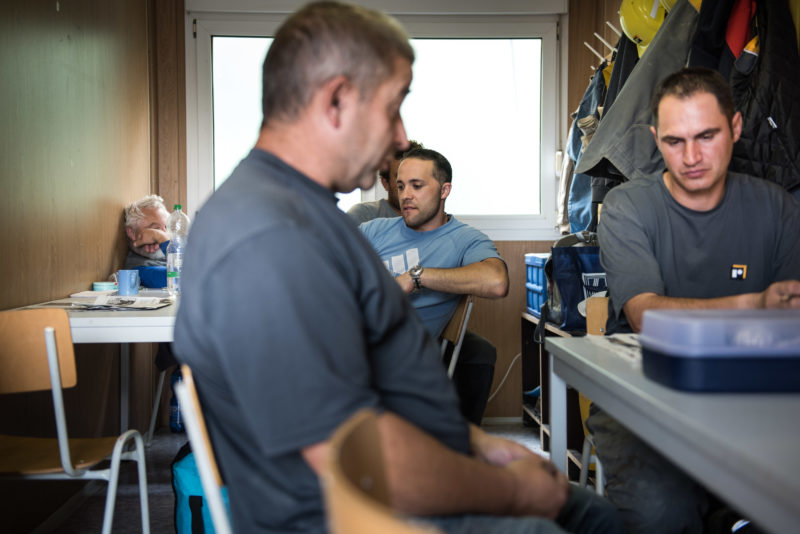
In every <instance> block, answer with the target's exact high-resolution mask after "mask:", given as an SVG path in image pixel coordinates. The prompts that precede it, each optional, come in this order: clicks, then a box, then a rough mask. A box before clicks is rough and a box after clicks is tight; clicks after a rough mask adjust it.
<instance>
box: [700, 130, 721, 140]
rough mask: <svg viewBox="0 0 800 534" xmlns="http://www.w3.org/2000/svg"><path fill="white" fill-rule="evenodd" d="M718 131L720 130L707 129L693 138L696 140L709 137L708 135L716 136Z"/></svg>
mask: <svg viewBox="0 0 800 534" xmlns="http://www.w3.org/2000/svg"><path fill="white" fill-rule="evenodd" d="M720 130H721V128H708V129H706V130H703V131H702V132H700V133H699V134H697V135H695V136H694V137H695V139H697V138H698V137H703V136H706V135H709V134H713V135H716V134H718V133H719V132H720Z"/></svg>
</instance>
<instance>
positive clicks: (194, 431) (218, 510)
mask: <svg viewBox="0 0 800 534" xmlns="http://www.w3.org/2000/svg"><path fill="white" fill-rule="evenodd" d="M181 378H182V380H180V381H179V382H178V383H176V384H175V395H177V396H178V402H179V403H180V405H181V415H182V416H183V423H184V426H185V427H186V433H187V434H188V435H189V442H190V443H191V444H192V452H193V453H194V460H195V463H196V464H197V471H198V473H199V474H200V483H201V484H202V485H203V494H204V495H205V498H206V501H207V502H208V509H209V512H210V513H211V522H212V523H214V530H215V531H216V533H217V534H230V533H231V532H232V529H231V523H230V519H229V518H228V510H227V508H226V507H225V503H224V501H223V499H222V486H223V484H222V477H221V476H220V474H219V469H218V468H217V461H216V459H215V458H214V450H213V449H212V448H211V440H210V439H209V438H208V429H207V428H206V422H205V419H204V418H203V411H202V410H201V409H200V399H199V398H198V396H197V388H195V385H194V378H193V377H192V370H191V369H189V366H188V365H181Z"/></svg>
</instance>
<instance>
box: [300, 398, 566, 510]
mask: <svg viewBox="0 0 800 534" xmlns="http://www.w3.org/2000/svg"><path fill="white" fill-rule="evenodd" d="M378 425H379V429H380V434H381V443H382V446H383V459H384V466H385V469H386V474H387V479H388V483H389V490H390V494H391V498H392V505H393V507H394V508H395V509H397V510H399V511H401V512H404V513H407V514H410V515H418V516H430V515H448V514H461V513H479V514H481V513H482V514H490V515H538V516H543V517H548V518H551V519H552V518H555V517H556V516H557V515H558V512H559V511H560V510H561V508H562V507H563V505H564V503H565V502H566V498H567V492H568V487H569V483H568V482H567V480H566V478H565V477H564V475H563V474H562V473H560V472H559V471H558V470H557V469H555V466H553V464H551V463H550V462H549V461H547V460H545V459H544V458H542V457H540V456H538V455H536V454H533V453H530V452H529V451H528V454H522V453H519V452H516V451H515V452H514V453H513V454H515V455H516V456H517V457H516V459H513V460H511V461H510V462H508V463H507V464H505V465H504V466H498V465H492V464H490V463H488V462H487V461H485V459H479V458H477V457H474V456H466V455H464V454H460V453H457V452H455V451H452V450H451V449H449V448H447V447H445V446H444V445H442V444H441V443H440V442H439V441H437V440H435V439H434V438H433V437H431V436H430V435H428V434H426V433H425V432H423V431H421V430H420V429H418V428H417V427H415V426H414V425H412V424H410V423H408V422H407V421H405V420H404V419H402V418H400V417H398V416H396V415H394V414H392V413H388V412H386V413H384V414H382V415H381V416H379V418H378ZM474 436H475V434H473V437H474ZM327 451H328V442H322V443H317V444H315V445H311V446H309V447H306V448H305V449H303V450H302V454H303V457H304V458H305V460H306V462H308V464H309V465H310V466H311V467H312V469H314V471H315V472H316V473H317V474H321V473H323V472H324V469H325V456H326V454H327Z"/></svg>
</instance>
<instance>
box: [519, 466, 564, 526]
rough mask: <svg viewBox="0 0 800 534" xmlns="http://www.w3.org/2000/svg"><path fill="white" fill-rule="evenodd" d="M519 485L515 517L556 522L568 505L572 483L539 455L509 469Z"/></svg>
mask: <svg viewBox="0 0 800 534" xmlns="http://www.w3.org/2000/svg"><path fill="white" fill-rule="evenodd" d="M506 469H507V470H508V471H509V472H510V473H511V474H512V476H513V477H514V480H515V482H516V490H515V493H514V501H513V508H512V509H511V514H513V515H517V516H519V515H537V516H543V517H547V518H549V519H555V518H556V517H557V516H558V513H559V512H560V511H561V509H562V508H563V507H564V504H565V503H566V502H567V495H568V492H569V481H568V480H567V477H566V476H565V475H564V473H562V472H561V471H559V470H558V469H557V468H556V466H555V465H553V463H552V462H550V461H549V460H546V459H544V458H542V457H541V456H538V455H536V454H533V456H532V457H528V458H523V459H519V460H515V461H513V462H511V463H510V464H508V465H507V466H506Z"/></svg>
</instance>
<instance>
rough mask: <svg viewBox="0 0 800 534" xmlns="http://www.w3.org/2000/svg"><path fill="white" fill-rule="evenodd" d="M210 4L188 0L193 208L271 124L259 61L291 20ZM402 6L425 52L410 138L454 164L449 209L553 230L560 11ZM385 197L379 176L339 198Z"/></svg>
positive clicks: (475, 221) (522, 228)
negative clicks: (457, 11) (216, 9)
mask: <svg viewBox="0 0 800 534" xmlns="http://www.w3.org/2000/svg"><path fill="white" fill-rule="evenodd" d="M209 2H211V0H187V9H189V13H188V15H187V17H188V20H187V41H186V42H187V106H188V108H189V109H188V112H187V130H188V131H189V132H190V135H189V139H188V153H189V154H188V155H189V161H188V165H187V169H188V171H189V179H188V180H189V184H188V197H189V198H188V200H189V205H190V209H191V210H192V211H194V210H196V209H197V208H198V207H199V205H200V204H201V203H202V202H203V200H204V199H205V198H207V196H208V195H209V194H210V193H211V192H212V191H213V190H214V189H215V188H216V187H218V186H219V185H220V184H221V183H222V181H224V179H225V178H226V177H227V176H228V175H229V174H230V172H231V171H232V170H233V168H234V167H235V166H236V164H237V163H238V162H239V160H240V159H241V158H242V157H244V156H245V155H246V154H247V152H248V151H249V150H250V148H252V146H253V143H254V141H255V139H256V137H257V135H258V128H259V126H260V123H261V113H260V109H261V64H262V62H263V58H264V55H265V53H266V50H267V48H268V47H269V44H270V43H271V39H270V38H269V36H270V35H271V34H272V32H274V30H275V28H277V26H278V25H279V24H280V21H281V20H282V18H283V15H280V14H273V15H270V14H263V13H262V14H252V13H248V14H247V15H244V14H241V13H227V14H224V15H222V14H218V13H217V14H213V15H211V14H203V13H199V12H192V7H193V6H194V4H203V5H205V4H208V3H209ZM363 3H368V2H363ZM372 3H373V4H374V3H376V2H372ZM377 3H381V2H377ZM382 3H383V4H387V3H388V4H392V1H391V0H389V1H387V2H382ZM499 3H500V4H507V3H509V2H507V1H503V0H500V2H499ZM510 3H514V2H510ZM556 3H557V2H556ZM430 4H437V2H436V1H435V0H432V1H431V2H430ZM201 7H202V6H201ZM501 7H502V6H501ZM434 8H435V5H434ZM387 11H389V12H391V10H390V9H387ZM395 16H396V17H397V18H398V19H400V20H401V22H403V24H404V25H405V27H406V28H407V29H408V31H409V33H410V34H411V35H412V37H413V39H412V45H413V46H414V49H415V51H416V54H417V59H416V61H415V64H414V81H413V82H412V87H411V93H410V95H409V96H408V98H407V99H406V101H405V103H404V104H403V108H402V114H403V119H404V121H405V125H406V130H407V132H408V135H409V137H410V138H412V139H416V140H418V141H421V142H422V143H424V144H425V146H427V147H430V148H434V149H436V150H439V151H440V152H442V153H443V154H444V155H445V156H446V157H447V158H448V159H449V160H450V162H451V164H452V165H453V193H452V194H451V196H450V197H449V198H448V200H447V211H448V212H449V213H453V214H455V215H456V216H457V217H459V219H461V220H462V221H464V222H467V223H468V224H471V225H473V226H475V227H477V228H479V229H481V230H483V231H484V232H486V233H487V234H488V235H489V236H490V237H491V238H493V239H496V240H533V239H551V238H554V237H555V235H556V232H555V230H554V219H555V189H556V187H555V171H554V169H555V151H556V150H557V149H558V148H559V147H558V144H559V143H558V142H557V140H558V139H559V138H560V134H561V131H562V130H561V125H559V123H558V120H557V119H556V117H557V113H556V111H557V108H558V102H560V101H561V100H560V99H559V98H558V88H559V87H560V84H559V83H558V80H559V78H558V75H557V73H558V69H557V65H558V61H557V59H558V47H557V42H556V32H557V20H558V19H557V17H553V16H550V17H542V16H531V15H527V16H522V15H517V16H509V15H504V14H495V15H491V16H489V15H480V16H477V15H441V14H438V15H434V14H430V15H420V14H414V15H404V14H402V13H397V14H395ZM194 21H196V26H194V27H193V25H192V22H194ZM192 28H196V34H197V36H196V38H194V36H193V35H192V33H191V30H190V29H192ZM192 45H193V46H192ZM190 49H191V50H190ZM382 196H385V192H384V191H383V189H382V187H381V186H380V184H378V185H377V186H376V187H375V188H373V189H372V190H370V191H364V192H362V191H358V190H357V191H354V192H353V193H351V194H349V195H341V196H340V202H339V206H340V207H341V208H342V209H347V208H348V207H349V206H351V205H352V204H354V203H356V202H359V201H361V200H372V199H375V198H381V197H382Z"/></svg>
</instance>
